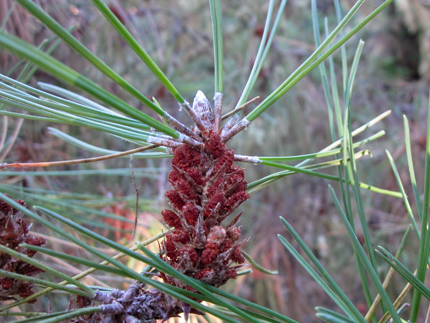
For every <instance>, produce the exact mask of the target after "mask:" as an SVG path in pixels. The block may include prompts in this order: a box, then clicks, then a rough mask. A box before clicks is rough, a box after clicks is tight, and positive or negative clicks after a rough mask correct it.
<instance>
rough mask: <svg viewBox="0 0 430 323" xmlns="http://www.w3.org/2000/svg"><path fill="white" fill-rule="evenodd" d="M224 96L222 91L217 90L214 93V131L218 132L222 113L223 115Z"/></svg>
mask: <svg viewBox="0 0 430 323" xmlns="http://www.w3.org/2000/svg"><path fill="white" fill-rule="evenodd" d="M222 96H223V94H222V93H221V92H215V95H214V116H215V119H214V125H213V131H215V132H218V131H219V128H220V125H221V115H222Z"/></svg>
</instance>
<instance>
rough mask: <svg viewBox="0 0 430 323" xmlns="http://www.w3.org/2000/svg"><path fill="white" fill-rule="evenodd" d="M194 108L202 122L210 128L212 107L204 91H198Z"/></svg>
mask: <svg viewBox="0 0 430 323" xmlns="http://www.w3.org/2000/svg"><path fill="white" fill-rule="evenodd" d="M193 110H194V111H195V112H196V114H197V116H198V117H199V118H200V120H201V121H202V124H203V125H204V126H205V127H206V128H208V127H210V126H211V124H212V108H211V104H210V103H209V100H208V99H207V98H206V96H205V95H204V94H203V92H202V91H200V90H199V91H197V94H196V97H195V98H194V102H193Z"/></svg>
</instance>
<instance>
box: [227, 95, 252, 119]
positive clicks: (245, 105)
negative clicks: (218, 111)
mask: <svg viewBox="0 0 430 323" xmlns="http://www.w3.org/2000/svg"><path fill="white" fill-rule="evenodd" d="M259 98H260V97H259V96H256V97H255V98H253V99H251V100H249V101H248V102H245V103H244V104H242V105H241V106H240V107H237V108H236V109H234V110H231V111H230V112H229V113H226V114H224V115H223V116H222V117H221V121H222V120H225V119H227V118H228V117H230V116H232V115H233V114H235V113H237V112H239V111H240V110H243V109H245V108H246V107H247V106H248V105H250V104H251V103H253V102H255V101H257V100H258V99H259Z"/></svg>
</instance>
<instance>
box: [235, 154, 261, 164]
mask: <svg viewBox="0 0 430 323" xmlns="http://www.w3.org/2000/svg"><path fill="white" fill-rule="evenodd" d="M234 160H235V161H239V162H244V163H253V164H254V165H255V164H261V160H260V158H258V157H257V156H244V155H236V154H234Z"/></svg>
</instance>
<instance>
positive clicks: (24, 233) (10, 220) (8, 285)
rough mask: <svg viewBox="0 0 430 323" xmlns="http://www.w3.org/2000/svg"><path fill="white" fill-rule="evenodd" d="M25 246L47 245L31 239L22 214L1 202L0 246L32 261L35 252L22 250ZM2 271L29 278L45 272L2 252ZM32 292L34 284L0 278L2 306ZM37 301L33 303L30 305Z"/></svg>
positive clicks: (39, 239)
mask: <svg viewBox="0 0 430 323" xmlns="http://www.w3.org/2000/svg"><path fill="white" fill-rule="evenodd" d="M17 202H18V203H19V204H21V205H23V206H25V203H24V201H22V200H17ZM23 243H27V244H30V245H33V246H42V245H44V244H45V243H46V241H45V239H43V238H36V237H33V236H31V235H30V234H29V226H28V224H27V222H25V221H24V220H23V219H22V218H21V214H20V212H18V210H16V209H14V208H13V207H12V206H10V205H9V204H7V203H5V202H3V201H0V244H1V245H3V246H5V247H8V248H10V249H13V250H15V251H18V252H19V253H21V254H24V255H26V256H28V257H33V256H34V255H35V254H36V251H32V250H29V249H27V248H24V247H21V246H20V244H23ZM0 269H1V270H5V271H8V272H11V273H16V274H20V275H26V276H36V275H37V274H40V273H42V272H43V270H41V269H39V268H37V267H35V266H33V265H30V264H28V263H26V262H25V261H22V260H20V259H17V258H15V257H12V256H10V255H9V254H7V253H3V252H0ZM32 288H33V284H32V283H30V282H25V281H22V280H19V279H14V278H10V277H5V276H3V277H1V275H0V303H2V302H3V301H6V300H11V299H16V298H15V297H16V296H18V295H19V296H20V297H22V298H25V297H28V296H31V295H33V294H34V292H33V290H32ZM35 301H36V300H33V301H32V302H31V303H34V302H35Z"/></svg>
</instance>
